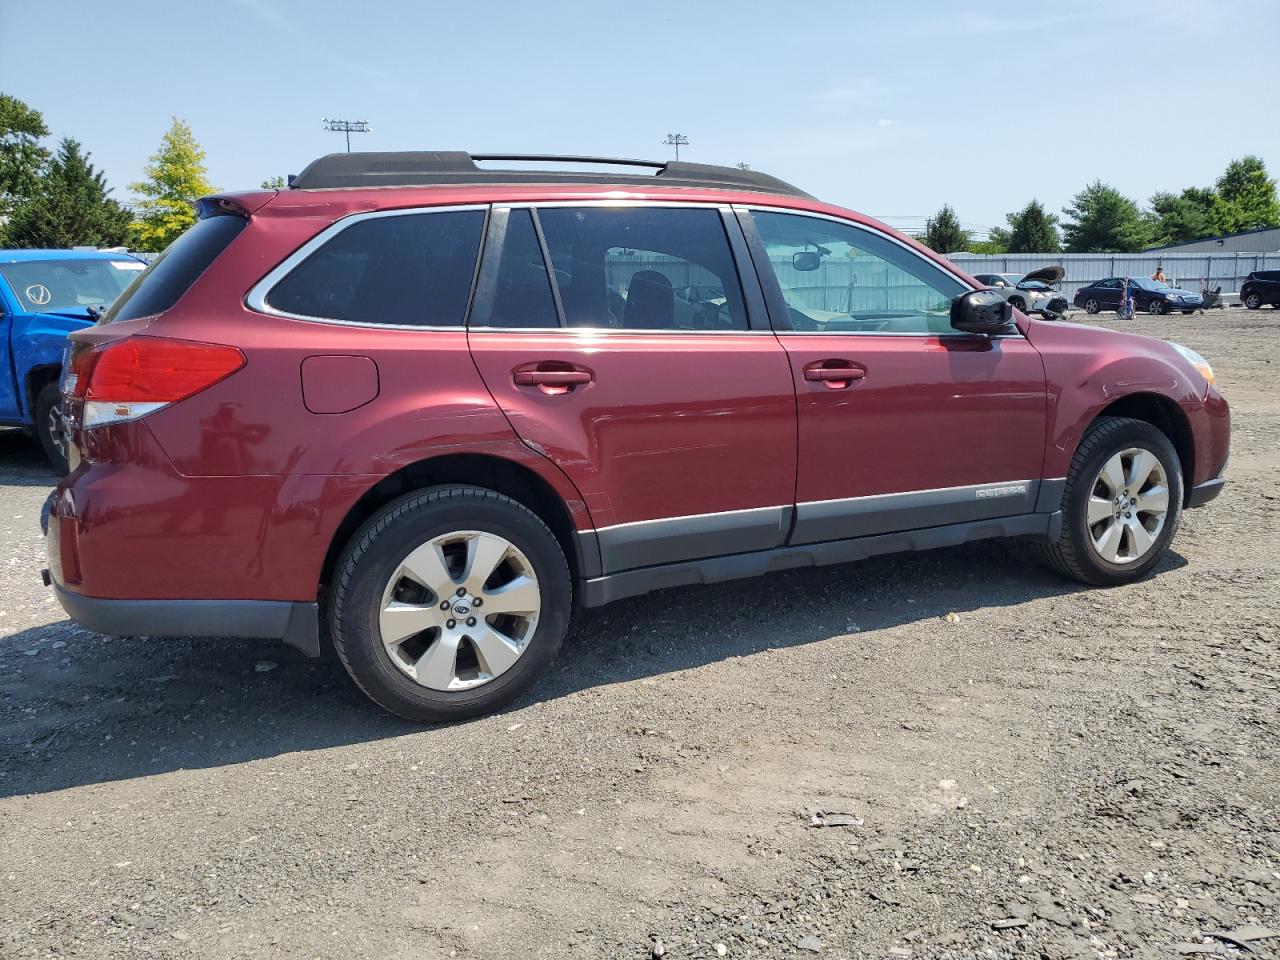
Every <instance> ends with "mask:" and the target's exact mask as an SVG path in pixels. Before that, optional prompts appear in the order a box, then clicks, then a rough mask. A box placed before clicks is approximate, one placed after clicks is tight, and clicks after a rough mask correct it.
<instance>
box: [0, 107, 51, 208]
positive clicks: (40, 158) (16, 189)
mask: <svg viewBox="0 0 1280 960" xmlns="http://www.w3.org/2000/svg"><path fill="white" fill-rule="evenodd" d="M48 135H49V128H48V127H46V126H45V124H44V117H42V116H41V115H40V111H38V110H33V109H31V108H30V107H29V106H27V105H26V104H25V103H23V102H22V101H21V100H19V99H17V98H16V97H11V96H9V94H7V93H0V218H4V217H7V216H8V215H9V214H11V213H13V210H14V208H15V207H17V206H18V204H20V203H21V202H22V201H23V200H25V199H27V197H29V196H31V195H32V193H33V192H34V190H35V188H36V183H37V182H38V181H39V179H40V172H41V170H43V169H44V165H45V164H46V163H47V162H48V161H49V151H48V150H46V149H45V148H44V147H42V146H40V138H41V137H47V136H48Z"/></svg>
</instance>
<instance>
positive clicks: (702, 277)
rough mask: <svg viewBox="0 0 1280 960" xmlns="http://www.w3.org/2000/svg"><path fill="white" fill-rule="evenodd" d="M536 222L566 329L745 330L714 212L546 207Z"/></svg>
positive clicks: (738, 295)
mask: <svg viewBox="0 0 1280 960" xmlns="http://www.w3.org/2000/svg"><path fill="white" fill-rule="evenodd" d="M538 221H539V222H540V223H541V225H542V232H543V235H544V236H545V238H546V242H547V249H548V251H549V252H550V255H551V266H552V269H553V270H554V271H555V280H556V286H557V287H558V288H559V291H560V301H561V303H562V305H563V306H564V315H565V322H566V323H567V325H568V326H571V327H617V328H622V329H631V330H686V331H708V330H746V329H747V311H746V305H745V303H744V301H743V296H742V286H741V284H740V283H739V282H738V273H737V268H736V267H735V265H734V262H733V254H732V253H731V251H730V248H729V238H728V236H727V235H726V234H725V232H724V224H723V222H722V221H721V219H720V213H719V211H717V210H709V209H700V208H688V209H681V208H674V207H618V208H612V207H582V208H575V207H546V208H543V209H540V210H539V211H538Z"/></svg>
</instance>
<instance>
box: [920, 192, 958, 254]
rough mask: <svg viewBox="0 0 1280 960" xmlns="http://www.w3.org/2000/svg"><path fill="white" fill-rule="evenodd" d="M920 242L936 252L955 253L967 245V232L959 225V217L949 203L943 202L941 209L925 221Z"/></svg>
mask: <svg viewBox="0 0 1280 960" xmlns="http://www.w3.org/2000/svg"><path fill="white" fill-rule="evenodd" d="M920 242H921V243H923V244H924V245H925V246H926V247H928V248H929V249H930V250H936V251H937V252H938V253H955V252H956V251H957V250H964V249H966V248H967V247H968V245H969V234H968V233H966V232H965V230H964V228H963V227H961V226H960V219H959V218H958V217H957V216H956V212H955V211H954V210H952V209H951V205H950V204H949V203H944V204H943V205H942V209H941V210H939V211H938V212H937V214H935V215H934V216H933V217H930V218H929V220H928V221H927V222H926V224H925V228H924V236H923V237H922V238H921V239H920Z"/></svg>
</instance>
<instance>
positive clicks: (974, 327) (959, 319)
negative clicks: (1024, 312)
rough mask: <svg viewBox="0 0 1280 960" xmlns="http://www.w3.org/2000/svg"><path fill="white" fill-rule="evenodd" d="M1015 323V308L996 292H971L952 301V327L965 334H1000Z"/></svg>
mask: <svg viewBox="0 0 1280 960" xmlns="http://www.w3.org/2000/svg"><path fill="white" fill-rule="evenodd" d="M1012 322H1013V307H1012V306H1010V304H1009V301H1008V300H1006V299H1005V298H1004V296H1003V295H1001V294H999V293H997V292H996V291H994V290H970V291H969V292H968V293H962V294H960V296H958V297H956V298H955V299H954V300H952V301H951V326H952V327H954V328H955V329H956V330H960V331H963V332H964V333H984V334H992V333H1000V332H1001V331H1003V330H1005V329H1006V328H1007V327H1008V326H1009V324H1010V323H1012Z"/></svg>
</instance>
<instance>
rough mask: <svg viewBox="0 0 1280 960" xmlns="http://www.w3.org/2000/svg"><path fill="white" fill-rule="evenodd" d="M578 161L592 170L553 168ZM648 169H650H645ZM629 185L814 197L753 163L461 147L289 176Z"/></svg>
mask: <svg viewBox="0 0 1280 960" xmlns="http://www.w3.org/2000/svg"><path fill="white" fill-rule="evenodd" d="M476 161H480V162H484V163H517V164H541V165H544V168H543V169H531V168H529V167H517V168H514V169H513V168H511V167H481V166H479V165H478V164H477V162H476ZM547 164H551V165H553V166H564V165H566V164H568V165H574V166H578V167H587V168H588V169H586V170H581V169H579V170H564V169H547V168H546V167H545V165H547ZM640 171H649V172H640ZM526 183H562V184H599V183H611V184H626V185H628V186H630V187H632V188H635V187H640V188H641V189H644V188H646V187H648V186H651V185H654V186H664V185H665V186H684V187H737V188H745V189H747V190H752V191H759V192H761V193H776V194H782V195H785V196H791V197H809V194H807V193H805V192H804V191H803V190H801V189H799V188H798V187H795V186H793V185H792V184H789V183H787V182H786V181H784V180H779V179H778V178H777V177H774V176H770V175H769V174H767V173H762V172H761V171H759V170H752V169H750V168H749V167H747V166H745V165H744V166H741V167H724V166H716V165H713V164H707V163H688V162H684V163H681V162H680V161H678V160H673V161H661V160H627V159H620V158H616V157H586V156H570V155H560V154H517V153H509V154H497V153H489V154H475V155H472V154H469V153H466V152H465V151H462V150H405V151H397V152H378V153H366V152H357V153H331V154H328V155H326V156H323V157H320V158H319V159H317V160H313V161H312V162H311V163H309V164H308V165H307V167H306V169H304V170H303V171H302V172H301V173H300V174H298V175H297V176H294V177H290V178H289V187H290V189H293V190H324V189H330V190H331V189H352V188H355V189H363V188H367V187H433V186H457V185H461V184H490V185H496V184H526Z"/></svg>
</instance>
